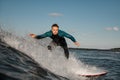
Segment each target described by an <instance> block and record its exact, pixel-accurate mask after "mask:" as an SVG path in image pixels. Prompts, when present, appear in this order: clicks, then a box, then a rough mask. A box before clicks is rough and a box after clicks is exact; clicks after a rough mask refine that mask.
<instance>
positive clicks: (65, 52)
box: [60, 38, 69, 59]
mask: <svg viewBox="0 0 120 80" xmlns="http://www.w3.org/2000/svg"><path fill="white" fill-rule="evenodd" d="M60 46H61V47H62V48H63V49H64V54H65V57H66V58H67V59H68V58H69V51H68V47H67V43H66V40H65V38H62V39H61V40H60Z"/></svg>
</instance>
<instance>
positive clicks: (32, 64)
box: [0, 29, 120, 80]
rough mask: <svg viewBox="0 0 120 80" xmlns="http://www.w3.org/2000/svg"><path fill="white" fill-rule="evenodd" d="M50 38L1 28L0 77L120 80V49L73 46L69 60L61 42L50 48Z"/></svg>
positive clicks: (10, 79) (15, 79)
mask: <svg viewBox="0 0 120 80" xmlns="http://www.w3.org/2000/svg"><path fill="white" fill-rule="evenodd" d="M50 41H51V39H49V38H45V39H42V40H35V39H32V38H30V37H29V36H28V35H26V36H24V37H23V36H18V35H16V34H15V33H13V32H9V31H7V30H3V29H0V80H120V52H112V51H100V50H99V51H98V50H74V49H70V58H69V60H67V59H66V58H65V57H64V51H63V49H62V48H61V47H60V46H58V47H55V48H54V49H53V50H52V51H49V50H47V45H48V44H49V43H50ZM103 71H107V72H108V73H107V74H106V75H104V76H100V77H83V76H78V75H79V74H96V73H101V72H103Z"/></svg>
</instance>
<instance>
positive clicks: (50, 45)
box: [47, 41, 57, 50]
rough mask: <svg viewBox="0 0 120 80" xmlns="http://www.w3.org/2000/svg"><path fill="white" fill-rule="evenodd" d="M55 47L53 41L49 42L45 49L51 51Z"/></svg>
mask: <svg viewBox="0 0 120 80" xmlns="http://www.w3.org/2000/svg"><path fill="white" fill-rule="evenodd" d="M56 46H57V44H56V43H55V42H54V41H51V42H50V44H49V45H48V46H47V47H48V50H52V49H53V48H55V47H56Z"/></svg>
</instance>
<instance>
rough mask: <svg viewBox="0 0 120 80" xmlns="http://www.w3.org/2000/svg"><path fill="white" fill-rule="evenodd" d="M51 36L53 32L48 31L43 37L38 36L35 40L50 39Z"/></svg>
mask: <svg viewBox="0 0 120 80" xmlns="http://www.w3.org/2000/svg"><path fill="white" fill-rule="evenodd" d="M50 36H51V31H48V32H46V33H44V34H41V35H37V36H36V37H35V38H36V39H42V38H46V37H50Z"/></svg>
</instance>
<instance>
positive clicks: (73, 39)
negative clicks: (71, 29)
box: [62, 31, 76, 42]
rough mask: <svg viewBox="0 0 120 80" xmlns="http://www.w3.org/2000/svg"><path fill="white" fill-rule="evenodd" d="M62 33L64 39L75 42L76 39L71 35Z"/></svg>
mask: <svg viewBox="0 0 120 80" xmlns="http://www.w3.org/2000/svg"><path fill="white" fill-rule="evenodd" d="M62 33H63V34H64V36H65V37H67V38H69V39H71V40H72V41H73V42H76V39H75V38H74V37H73V36H72V35H70V34H68V33H66V32H64V31H62Z"/></svg>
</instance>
